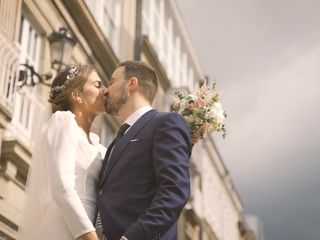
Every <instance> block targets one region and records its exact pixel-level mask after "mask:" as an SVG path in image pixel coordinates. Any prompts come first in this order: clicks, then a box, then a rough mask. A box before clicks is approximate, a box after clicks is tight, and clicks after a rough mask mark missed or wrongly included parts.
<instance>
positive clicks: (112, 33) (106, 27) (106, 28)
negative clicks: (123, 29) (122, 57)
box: [85, 0, 121, 53]
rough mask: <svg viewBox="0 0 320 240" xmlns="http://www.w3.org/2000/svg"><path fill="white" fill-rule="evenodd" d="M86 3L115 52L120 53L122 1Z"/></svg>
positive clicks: (89, 0)
mask: <svg viewBox="0 0 320 240" xmlns="http://www.w3.org/2000/svg"><path fill="white" fill-rule="evenodd" d="M85 2H86V4H87V6H88V8H89V10H90V11H91V13H92V16H93V17H94V18H95V20H96V22H97V23H98V25H99V27H100V29H101V31H102V32H103V33H104V35H105V37H106V38H107V39H108V41H109V42H110V44H111V46H112V48H113V50H114V52H115V53H118V51H119V36H120V23H121V5H120V0H85Z"/></svg>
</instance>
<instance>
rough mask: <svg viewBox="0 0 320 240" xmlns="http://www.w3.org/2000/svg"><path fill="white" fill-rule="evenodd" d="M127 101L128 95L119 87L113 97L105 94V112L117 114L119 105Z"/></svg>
mask: <svg viewBox="0 0 320 240" xmlns="http://www.w3.org/2000/svg"><path fill="white" fill-rule="evenodd" d="M127 101H128V95H127V94H126V93H125V91H124V89H121V92H120V93H119V95H118V96H117V97H115V98H113V99H111V98H110V96H109V94H108V95H107V100H106V112H107V113H109V114H113V115H118V113H119V110H120V109H121V107H122V106H123V105H124V104H125V103H126V102H127Z"/></svg>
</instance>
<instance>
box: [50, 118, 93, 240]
mask: <svg viewBox="0 0 320 240" xmlns="http://www.w3.org/2000/svg"><path fill="white" fill-rule="evenodd" d="M73 118H74V116H73V115H72V114H71V113H70V112H57V113H55V114H54V115H53V116H52V120H51V122H50V123H49V126H48V130H47V145H46V148H47V154H48V171H49V177H50V187H51V192H52V197H53V199H54V201H55V202H56V205H57V207H58V209H59V212H60V215H61V216H62V218H63V221H64V222H65V223H66V225H67V226H68V229H69V230H70V232H71V233H72V235H73V237H74V238H77V237H79V236H81V235H83V234H84V233H87V232H91V231H95V228H94V226H93V224H92V223H91V221H90V219H89V217H88V215H87V213H86V211H85V209H84V207H83V204H82V202H81V200H80V198H79V195H78V194H77V192H76V190H75V177H76V176H75V165H76V154H77V147H78V141H79V139H78V134H77V133H78V131H77V130H78V129H77V127H78V126H77V124H76V122H75V120H74V119H73Z"/></svg>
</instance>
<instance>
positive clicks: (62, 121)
mask: <svg viewBox="0 0 320 240" xmlns="http://www.w3.org/2000/svg"><path fill="white" fill-rule="evenodd" d="M76 126H77V125H76V121H75V115H74V114H73V113H72V112H70V111H56V112H54V113H53V114H52V115H51V117H50V119H49V122H48V128H54V129H57V128H65V127H76Z"/></svg>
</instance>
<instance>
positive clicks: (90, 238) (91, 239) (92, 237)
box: [78, 231, 101, 240]
mask: <svg viewBox="0 0 320 240" xmlns="http://www.w3.org/2000/svg"><path fill="white" fill-rule="evenodd" d="M78 239H79V240H101V239H100V238H99V237H98V235H97V233H96V232H95V231H94V232H88V233H85V234H83V235H81V236H80V237H79V238H78Z"/></svg>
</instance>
